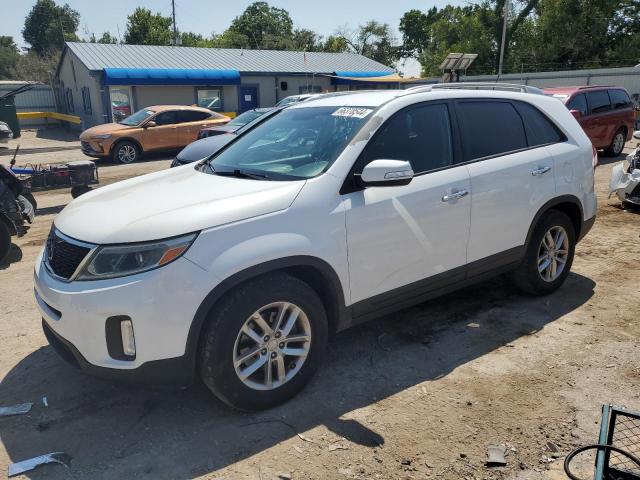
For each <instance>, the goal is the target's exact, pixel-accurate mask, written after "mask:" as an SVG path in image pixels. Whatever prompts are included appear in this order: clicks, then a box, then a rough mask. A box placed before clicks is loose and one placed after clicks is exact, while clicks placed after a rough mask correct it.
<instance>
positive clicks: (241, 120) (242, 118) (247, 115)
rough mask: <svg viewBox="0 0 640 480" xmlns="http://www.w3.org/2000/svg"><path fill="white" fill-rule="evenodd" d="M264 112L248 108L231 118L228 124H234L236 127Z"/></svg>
mask: <svg viewBox="0 0 640 480" xmlns="http://www.w3.org/2000/svg"><path fill="white" fill-rule="evenodd" d="M265 113H266V112H256V111H255V110H250V111H248V112H244V113H242V114H240V115H238V116H237V117H236V118H234V119H233V120H231V121H230V122H229V123H228V125H235V126H237V127H241V126H242V125H246V124H247V123H249V122H252V121H253V120H255V119H256V118H258V117H261V116H262V115H263V114H265Z"/></svg>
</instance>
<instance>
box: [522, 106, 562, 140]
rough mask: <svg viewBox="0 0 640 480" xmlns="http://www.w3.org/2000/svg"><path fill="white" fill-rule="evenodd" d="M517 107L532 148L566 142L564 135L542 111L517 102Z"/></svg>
mask: <svg viewBox="0 0 640 480" xmlns="http://www.w3.org/2000/svg"><path fill="white" fill-rule="evenodd" d="M515 105H516V108H517V109H518V112H519V113H520V116H521V117H522V120H523V121H524V129H525V131H526V132H527V140H528V144H529V146H530V147H535V146H538V145H548V144H550V143H557V142H561V141H563V140H564V135H562V134H561V133H560V132H559V131H558V128H557V127H556V126H555V125H554V124H553V123H551V120H549V119H548V118H547V117H546V116H545V115H543V114H542V113H541V112H540V110H538V109H537V108H535V107H534V106H532V105H529V104H528V103H524V102H516V104H515Z"/></svg>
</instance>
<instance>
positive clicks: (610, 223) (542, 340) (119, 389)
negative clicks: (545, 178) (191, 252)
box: [0, 150, 640, 480]
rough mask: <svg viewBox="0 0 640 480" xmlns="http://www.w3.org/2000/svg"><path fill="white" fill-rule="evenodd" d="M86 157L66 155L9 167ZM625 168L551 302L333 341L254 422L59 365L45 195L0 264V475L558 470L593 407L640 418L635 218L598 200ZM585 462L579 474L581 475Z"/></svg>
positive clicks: (115, 168) (510, 292)
mask: <svg viewBox="0 0 640 480" xmlns="http://www.w3.org/2000/svg"><path fill="white" fill-rule="evenodd" d="M82 158H83V156H82V154H81V153H80V152H79V151H77V150H69V151H57V152H49V153H37V154H31V155H24V156H21V157H20V162H21V163H26V162H33V163H39V162H42V163H49V162H53V161H64V160H71V159H82ZM168 158H169V157H168V156H165V157H159V158H155V159H152V160H150V161H144V162H141V163H139V164H135V165H128V166H119V165H111V164H104V165H103V166H102V167H101V168H100V178H101V183H103V184H106V183H110V182H113V181H117V180H120V179H123V178H128V177H131V176H135V175H140V174H144V173H149V172H152V171H156V170H159V169H163V168H167V167H168V164H169V160H168ZM604 160H606V162H604ZM618 160H619V159H618ZM618 160H611V159H603V163H604V164H603V165H602V166H600V167H599V168H598V169H597V175H596V179H597V191H598V200H599V207H598V220H597V222H596V224H595V226H594V228H593V230H592V231H591V233H590V234H589V235H588V236H587V237H586V239H585V240H584V241H583V242H581V243H580V244H579V245H578V247H577V250H576V259H575V262H574V265H573V273H572V274H571V275H570V276H569V277H568V280H567V282H566V284H565V285H564V286H563V287H562V288H561V289H560V290H559V291H558V292H556V293H555V294H553V295H550V296H548V297H545V298H532V297H528V296H525V295H522V294H520V293H518V292H517V291H516V290H515V289H514V288H513V287H512V285H511V284H510V283H509V281H508V280H507V279H505V278H503V277H500V278H497V279H494V280H491V281H488V282H485V283H482V284H479V285H476V286H474V287H470V288H467V289H464V290H462V291H459V292H456V293H453V294H450V295H448V296H446V297H443V298H440V299H438V300H435V301H431V302H427V303H424V304H422V305H419V306H417V307H414V308H411V309H408V310H404V311H401V312H398V313H396V314H393V315H389V316H387V317H385V318H382V319H379V320H376V321H374V322H370V323H368V324H365V325H362V326H359V327H356V328H353V329H351V330H349V331H346V332H343V333H340V334H338V335H336V336H335V337H334V338H333V339H332V341H331V344H330V348H329V353H328V358H327V361H326V363H325V366H324V369H323V371H322V372H321V374H320V375H318V376H317V377H316V378H315V379H314V380H313V381H312V382H311V384H310V385H309V386H308V388H307V389H306V390H305V391H304V392H302V394H300V395H298V396H297V397H296V398H295V399H293V400H292V401H290V402H288V403H287V404H285V405H282V406H280V407H278V408H275V409H272V410H269V411H267V412H262V413H256V414H244V413H238V412H235V411H232V410H230V409H228V408H227V407H225V406H223V405H222V404H221V403H219V402H218V401H217V400H215V398H214V397H212V396H211V395H210V394H209V393H208V392H207V391H206V389H205V388H204V387H202V386H201V385H195V386H193V387H191V388H189V389H186V390H171V389H163V388H148V387H140V386H132V385H122V384H116V383H110V382H107V381H102V380H98V379H94V378H91V377H88V376H85V375H83V374H81V373H80V372H78V371H75V370H73V369H72V368H71V367H69V366H67V365H66V364H64V363H63V361H62V360H61V359H60V358H58V356H57V355H56V354H55V352H53V351H52V349H51V348H50V347H48V346H47V343H46V340H45V338H44V335H43V334H42V331H41V327H40V318H39V315H38V312H37V309H36V307H35V305H34V300H33V293H32V275H33V264H34V261H35V258H36V256H37V254H38V252H39V251H40V249H41V248H42V245H43V242H44V241H45V238H46V235H47V232H48V231H49V228H50V225H51V221H52V220H53V218H54V216H55V214H56V213H57V212H59V211H60V210H61V209H62V208H63V207H64V205H65V204H66V203H68V202H69V201H70V200H71V197H70V195H69V193H68V191H56V192H51V193H46V194H38V195H37V200H38V203H39V210H38V212H37V213H38V215H37V217H36V221H35V224H34V225H33V227H32V229H31V230H30V231H29V233H28V234H27V235H26V236H25V237H23V238H21V239H17V240H15V245H14V248H13V249H12V252H11V254H10V262H9V263H6V264H4V265H0V285H1V286H2V296H1V297H0V319H1V321H2V323H1V325H2V328H1V329H0V378H1V379H2V381H1V383H0V405H11V404H16V403H23V402H34V403H35V405H34V407H33V409H32V410H31V412H30V413H29V414H28V415H24V416H16V417H6V418H0V472H2V471H4V472H6V469H7V467H8V465H9V464H10V463H11V462H15V461H19V460H23V459H25V458H29V457H32V456H36V455H40V454H43V453H47V452H52V451H64V452H66V453H68V454H69V455H71V456H72V457H73V461H72V465H71V468H70V469H69V470H66V469H64V467H61V466H58V465H51V466H45V467H41V468H40V469H39V470H36V471H34V472H32V473H29V477H28V478H53V479H63V478H77V479H84V478H92V479H102V478H104V479H113V478H133V477H135V478H149V479H154V480H155V479H191V478H209V479H221V478H224V479H260V480H263V479H264V480H268V479H272V478H284V479H286V478H292V479H321V478H322V479H370V478H378V479H424V478H443V479H485V478H487V479H494V478H495V479H507V478H518V479H560V478H566V477H564V475H563V474H562V473H561V471H562V468H561V463H562V457H563V456H564V455H565V454H566V453H568V452H569V451H570V450H571V449H572V448H573V447H574V446H576V445H580V444H586V443H593V442H594V441H595V440H596V439H597V432H598V428H599V425H598V422H599V417H600V406H601V404H603V403H609V402H613V403H616V404H623V405H627V406H628V407H629V408H631V409H634V408H635V409H636V410H640V389H639V388H638V384H639V382H638V380H639V378H640V367H639V366H638V341H637V339H638V335H639V334H640V325H639V323H638V318H639V315H638V314H639V312H640V308H638V293H639V289H638V280H637V277H638V275H637V265H638V261H639V260H640V250H639V249H638V237H639V234H640V215H639V214H638V213H635V212H627V211H624V210H622V209H621V208H620V205H619V202H618V201H617V200H616V199H607V196H606V187H607V185H608V180H609V175H610V171H611V167H612V165H614V164H615V163H616V162H617V161H618ZM6 161H7V157H0V162H3V163H4V162H6ZM43 396H46V397H47V402H48V407H45V406H44V405H43V403H42V401H41V399H42V397H43ZM492 443H493V444H505V445H506V446H507V449H508V455H507V466H506V467H498V468H489V467H486V466H485V460H486V449H487V446H488V445H489V444H492ZM556 447H557V450H558V451H557V452H555V451H554V450H555V449H556ZM554 457H558V458H554ZM589 462H590V461H589V460H585V459H583V460H582V461H580V462H579V463H578V464H576V465H577V467H578V469H579V471H580V470H581V471H582V472H583V473H584V474H585V475H587V472H588V471H589V468H588V467H589ZM23 478H27V477H23Z"/></svg>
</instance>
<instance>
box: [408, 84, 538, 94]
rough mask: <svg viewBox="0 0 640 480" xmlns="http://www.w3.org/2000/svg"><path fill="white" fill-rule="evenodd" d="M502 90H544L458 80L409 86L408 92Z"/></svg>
mask: <svg viewBox="0 0 640 480" xmlns="http://www.w3.org/2000/svg"><path fill="white" fill-rule="evenodd" d="M439 89H445V90H500V91H507V92H522V93H535V94H539V95H542V90H541V89H539V88H537V87H532V86H530V85H520V84H517V83H495V82H459V83H458V82H456V83H436V84H433V85H420V86H417V87H411V88H407V92H411V93H417V92H430V91H432V90H439Z"/></svg>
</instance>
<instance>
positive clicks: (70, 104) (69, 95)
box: [64, 88, 76, 113]
mask: <svg viewBox="0 0 640 480" xmlns="http://www.w3.org/2000/svg"><path fill="white" fill-rule="evenodd" d="M64 95H65V99H66V101H67V112H69V113H74V112H75V111H76V109H75V108H74V105H73V92H72V91H71V89H70V88H67V89H66V90H65V94H64Z"/></svg>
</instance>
